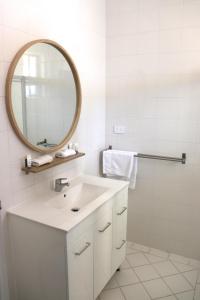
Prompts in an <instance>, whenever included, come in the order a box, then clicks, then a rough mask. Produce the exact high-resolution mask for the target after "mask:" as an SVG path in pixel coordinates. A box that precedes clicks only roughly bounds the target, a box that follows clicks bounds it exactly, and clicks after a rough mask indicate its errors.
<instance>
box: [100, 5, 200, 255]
mask: <svg viewBox="0 0 200 300" xmlns="http://www.w3.org/2000/svg"><path fill="white" fill-rule="evenodd" d="M106 3H107V122H106V143H107V145H108V144H111V145H113V147H114V148H117V149H126V150H133V151H138V152H142V153H147V154H163V155H171V156H180V155H181V153H182V152H186V153H187V164H186V165H181V164H176V163H171V162H163V161H153V160H146V159H140V160H139V172H138V180H137V188H136V190H135V191H134V192H132V193H130V196H129V218H128V238H129V240H131V241H135V242H138V243H141V244H145V245H147V246H151V247H155V248H160V249H164V250H169V251H171V252H174V253H178V254H182V255H186V256H189V257H193V258H198V259H200V237H199V228H200V217H199V215H200V196H199V194H200V189H199V184H200V122H199V120H200V118H199V117H200V76H199V75H200V18H199V16H200V1H199V0H124V1H121V0H108V1H106ZM114 124H116V125H125V126H126V127H127V132H126V134H124V135H115V134H113V132H112V127H113V125H114Z"/></svg>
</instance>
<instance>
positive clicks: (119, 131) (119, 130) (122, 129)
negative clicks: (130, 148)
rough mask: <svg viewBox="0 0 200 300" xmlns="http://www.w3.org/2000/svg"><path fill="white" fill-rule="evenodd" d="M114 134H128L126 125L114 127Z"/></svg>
mask: <svg viewBox="0 0 200 300" xmlns="http://www.w3.org/2000/svg"><path fill="white" fill-rule="evenodd" d="M113 133H115V134H124V133H126V126H124V125H114V126H113Z"/></svg>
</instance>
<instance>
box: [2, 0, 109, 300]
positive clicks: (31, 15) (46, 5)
mask: <svg viewBox="0 0 200 300" xmlns="http://www.w3.org/2000/svg"><path fill="white" fill-rule="evenodd" d="M104 4H105V3H104V1H103V0H84V1H82V0H76V1H66V0H61V1H59V2H55V1H47V0H42V1H39V0H34V1H33V0H29V1H22V0H19V1H12V0H1V1H0V45H1V47H0V144H1V150H0V154H1V155H0V178H1V180H0V200H1V201H2V204H3V208H4V209H3V210H2V211H1V213H0V218H1V224H0V229H2V224H4V223H5V209H6V207H9V206H12V205H13V204H15V203H18V202H19V201H20V200H21V199H22V198H23V195H25V194H26V195H27V193H28V188H29V187H33V186H35V185H36V184H39V183H41V184H42V185H43V186H44V185H45V183H46V182H47V181H48V180H50V179H52V178H54V177H58V176H59V175H61V173H63V174H62V175H64V176H69V177H71V176H75V175H76V174H78V173H80V172H81V171H83V172H86V173H92V174H94V173H97V169H98V153H99V150H100V149H101V148H103V147H104V114H105V111H104V109H105V105H104V104H105V87H104V84H105V76H104V75H105V73H104V72H105V35H104V30H105V25H104V21H105V10H104ZM43 37H44V38H49V39H53V40H55V41H57V42H58V43H60V44H61V45H62V46H63V47H64V48H66V50H67V51H68V52H69V54H70V55H71V56H72V57H73V60H74V61H75V63H76V66H77V69H78V71H79V74H80V79H81V84H82V90H83V106H82V114H81V119H80V122H79V126H78V129H77V130H76V133H75V135H74V136H73V138H72V141H77V142H79V143H80V145H81V149H82V150H84V151H85V152H86V154H87V155H86V157H85V158H83V159H79V160H77V161H73V162H71V163H69V164H65V165H63V166H59V167H56V168H54V169H51V170H49V171H47V172H45V173H41V174H39V175H33V174H32V175H28V176H27V175H24V174H23V173H22V172H21V171H20V168H21V160H22V159H23V157H24V155H25V154H27V153H32V155H33V156H37V155H38V154H37V153H35V152H32V151H30V150H29V149H28V148H27V147H25V146H24V145H23V144H21V142H20V141H19V140H18V139H17V138H16V136H15V134H14V133H13V130H12V129H11V127H10V125H9V122H8V118H7V116H6V112H5V104H4V100H5V98H4V85H5V74H6V72H7V69H8V66H9V64H10V62H11V59H12V58H13V56H14V55H15V53H16V52H17V51H18V50H19V48H20V47H21V46H23V45H24V43H26V42H29V41H30V40H34V39H37V38H43ZM2 45H3V47H2ZM47 188H49V184H47ZM26 197H27V196H26ZM0 236H1V234H0ZM0 239H1V238H0ZM0 247H2V239H1V240H0ZM3 249H4V248H3ZM1 250H2V249H0V253H1V254H0V258H1V259H0V262H3V273H4V276H3V288H2V286H1V288H0V290H1V293H3V297H2V299H3V300H7V299H8V289H7V279H6V274H7V272H6V269H7V265H6V260H5V255H2V251H1ZM1 269H2V266H1V265H0V273H1ZM0 278H1V276H0Z"/></svg>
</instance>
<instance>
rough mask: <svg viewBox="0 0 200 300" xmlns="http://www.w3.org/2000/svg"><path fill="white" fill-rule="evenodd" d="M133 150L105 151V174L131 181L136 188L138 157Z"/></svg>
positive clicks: (130, 185) (130, 186)
mask: <svg viewBox="0 0 200 300" xmlns="http://www.w3.org/2000/svg"><path fill="white" fill-rule="evenodd" d="M136 154H137V153H136V152H131V151H120V150H107V151H104V152H103V174H105V175H107V176H109V177H110V176H111V177H117V178H119V179H123V180H127V181H129V182H130V184H129V188H131V189H135V185H136V176H137V165H138V159H137V157H135V155H136Z"/></svg>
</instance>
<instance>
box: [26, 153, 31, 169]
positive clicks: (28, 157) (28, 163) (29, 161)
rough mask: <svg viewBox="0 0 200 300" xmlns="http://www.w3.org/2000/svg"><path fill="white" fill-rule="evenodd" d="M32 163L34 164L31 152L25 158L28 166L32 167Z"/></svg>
mask: <svg viewBox="0 0 200 300" xmlns="http://www.w3.org/2000/svg"><path fill="white" fill-rule="evenodd" d="M31 165H32V158H31V155H30V154H27V155H26V158H25V166H26V167H27V168H31Z"/></svg>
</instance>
